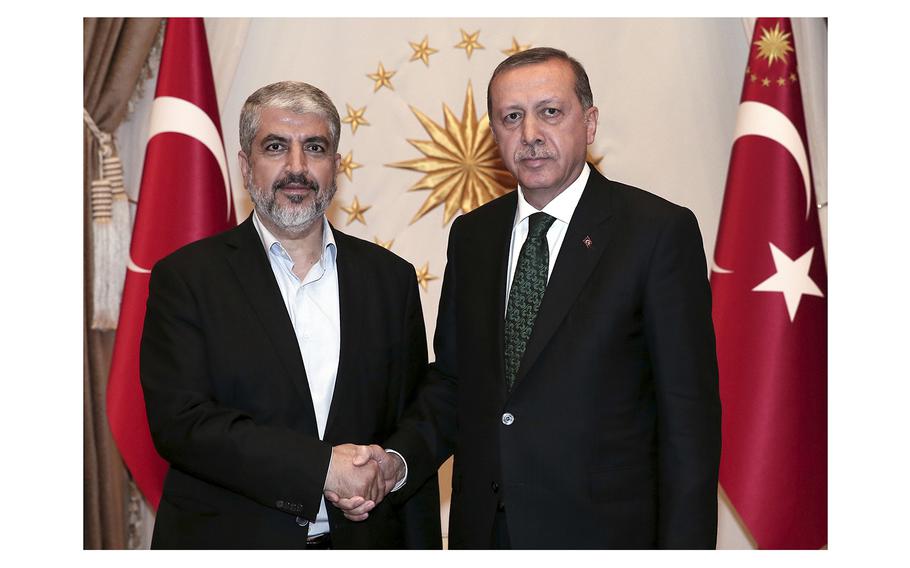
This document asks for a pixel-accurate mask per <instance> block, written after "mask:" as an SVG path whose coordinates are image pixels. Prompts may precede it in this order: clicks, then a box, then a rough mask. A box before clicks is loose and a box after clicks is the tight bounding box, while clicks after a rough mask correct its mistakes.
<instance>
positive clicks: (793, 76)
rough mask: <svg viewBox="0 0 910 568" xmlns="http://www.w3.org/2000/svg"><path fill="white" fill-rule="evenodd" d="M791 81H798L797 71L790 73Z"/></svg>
mask: <svg viewBox="0 0 910 568" xmlns="http://www.w3.org/2000/svg"><path fill="white" fill-rule="evenodd" d="M790 82H791V83H795V82H796V73H790Z"/></svg>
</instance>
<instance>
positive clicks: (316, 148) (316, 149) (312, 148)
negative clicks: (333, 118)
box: [306, 144, 325, 153]
mask: <svg viewBox="0 0 910 568" xmlns="http://www.w3.org/2000/svg"><path fill="white" fill-rule="evenodd" d="M306 150H307V152H319V153H322V152H324V151H325V148H323V147H322V146H320V145H319V144H309V145H307V147H306Z"/></svg>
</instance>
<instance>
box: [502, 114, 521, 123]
mask: <svg viewBox="0 0 910 568" xmlns="http://www.w3.org/2000/svg"><path fill="white" fill-rule="evenodd" d="M519 118H521V113H518V112H510V113H509V114H507V115H506V117H505V121H506V122H515V121H516V120H518V119H519Z"/></svg>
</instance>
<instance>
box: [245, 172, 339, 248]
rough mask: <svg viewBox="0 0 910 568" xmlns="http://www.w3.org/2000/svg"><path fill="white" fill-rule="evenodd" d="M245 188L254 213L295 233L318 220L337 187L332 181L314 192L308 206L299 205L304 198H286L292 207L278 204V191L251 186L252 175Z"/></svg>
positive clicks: (327, 206)
mask: <svg viewBox="0 0 910 568" xmlns="http://www.w3.org/2000/svg"><path fill="white" fill-rule="evenodd" d="M246 186H247V187H248V188H249V192H250V199H251V200H252V201H253V205H255V206H256V211H257V212H258V213H259V214H260V215H264V216H265V217H267V218H268V219H269V220H270V221H271V222H272V223H274V224H275V226H277V227H278V228H280V229H282V230H284V231H288V232H292V233H296V232H301V231H303V230H305V229H307V228H308V227H309V226H310V224H312V223H313V221H315V220H317V219H320V218H321V217H322V216H323V215H324V214H325V211H326V209H328V208H329V204H330V203H331V202H332V198H333V197H334V196H335V192H336V191H337V189H338V186H337V185H336V184H335V182H334V180H333V181H332V183H331V184H330V185H329V186H328V187H325V188H320V189H319V190H318V191H316V197H315V199H313V200H312V201H311V202H310V204H309V205H299V204H300V203H302V202H303V200H304V199H305V198H304V197H297V196H287V197H288V200H289V201H290V202H291V203H292V204H293V206H288V205H285V204H282V203H279V202H278V199H277V193H278V190H273V189H271V188H269V189H263V188H261V187H257V186H256V185H254V184H253V176H252V173H251V174H250V175H249V176H248V178H247V184H246Z"/></svg>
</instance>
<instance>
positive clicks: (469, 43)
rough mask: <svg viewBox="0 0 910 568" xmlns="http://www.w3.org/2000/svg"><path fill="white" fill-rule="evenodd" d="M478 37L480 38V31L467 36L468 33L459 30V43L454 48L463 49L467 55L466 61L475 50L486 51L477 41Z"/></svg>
mask: <svg viewBox="0 0 910 568" xmlns="http://www.w3.org/2000/svg"><path fill="white" fill-rule="evenodd" d="M478 37H480V30H477V31H476V32H474V33H472V34H468V32H466V31H464V30H461V42H459V43H457V44H456V45H455V47H458V48H461V49H464V50H465V52H467V54H468V59H470V58H471V54H472V53H474V50H475V49H486V48H485V47H484V46H482V45H480V42H479V41H477V38H478Z"/></svg>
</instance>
